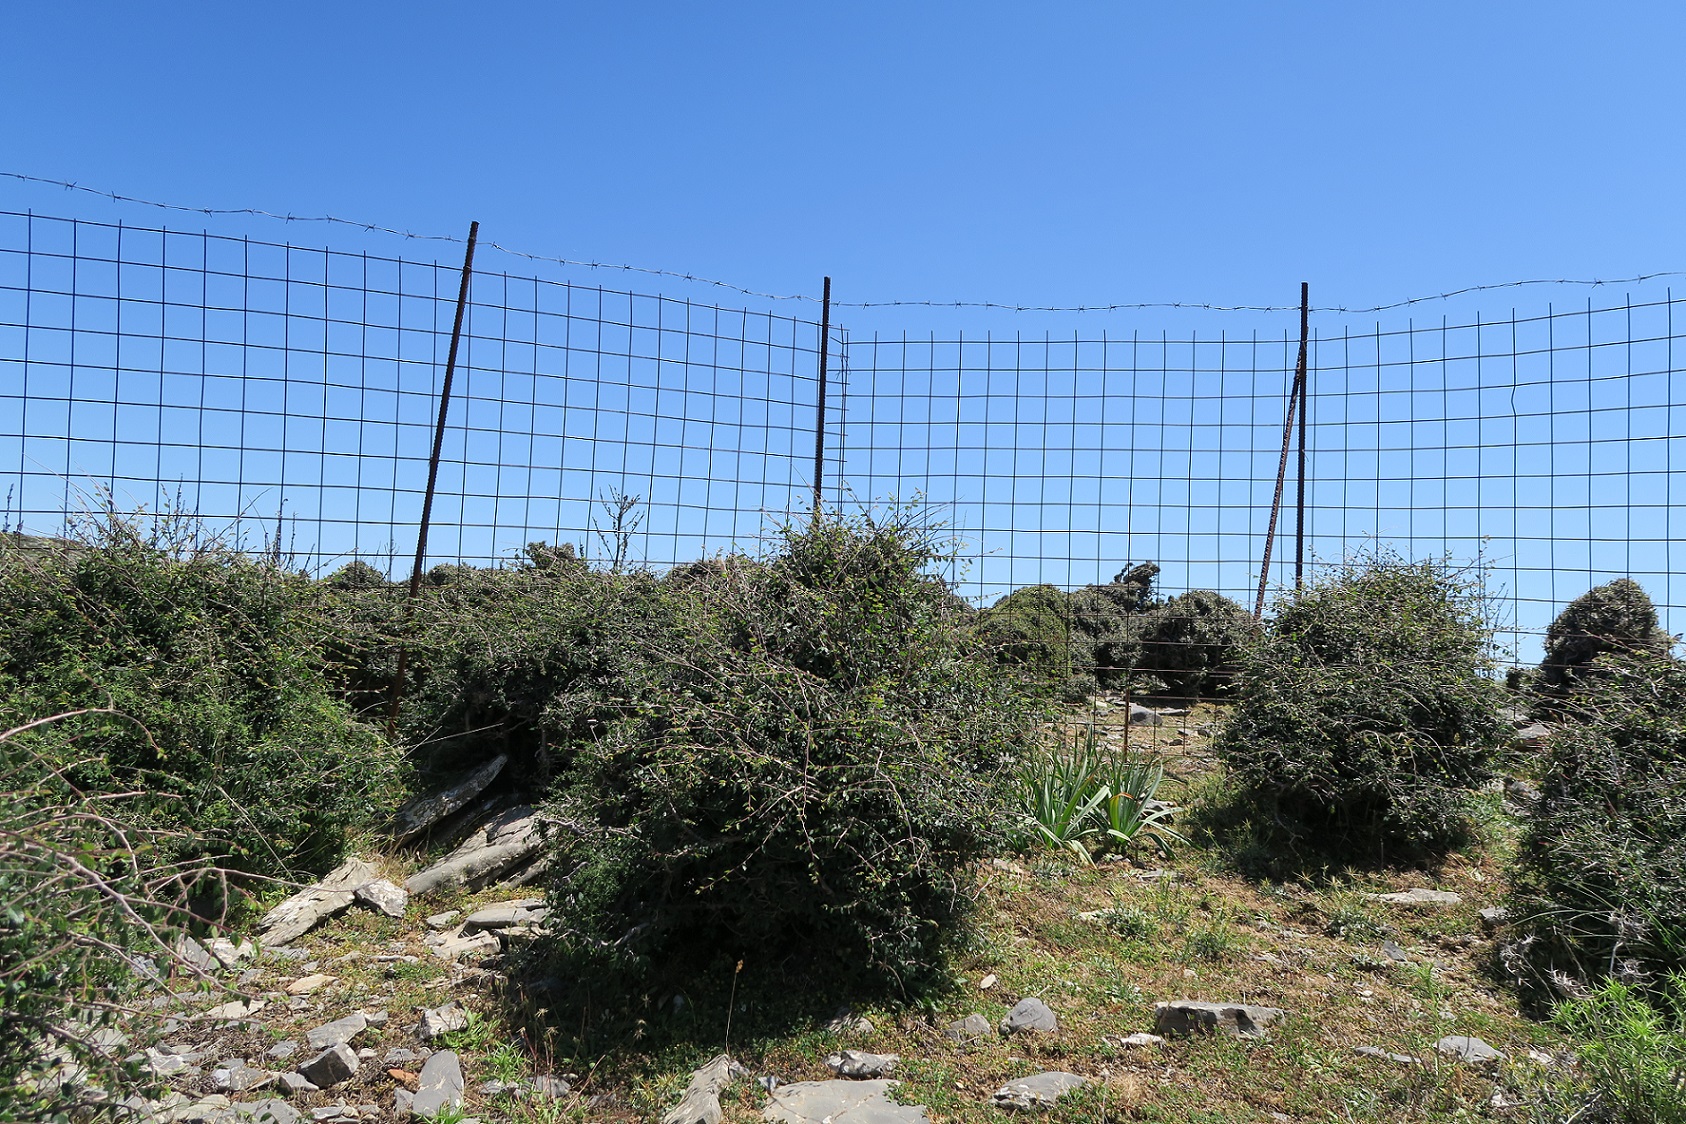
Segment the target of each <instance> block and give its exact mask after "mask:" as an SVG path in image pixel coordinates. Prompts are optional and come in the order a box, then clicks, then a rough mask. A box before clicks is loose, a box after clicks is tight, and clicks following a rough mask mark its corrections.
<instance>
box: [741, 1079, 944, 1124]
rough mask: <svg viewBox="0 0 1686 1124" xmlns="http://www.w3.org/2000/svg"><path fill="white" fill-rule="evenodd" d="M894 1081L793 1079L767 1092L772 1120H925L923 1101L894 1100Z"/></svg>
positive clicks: (886, 1123) (798, 1123)
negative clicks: (892, 1098)
mask: <svg viewBox="0 0 1686 1124" xmlns="http://www.w3.org/2000/svg"><path fill="white" fill-rule="evenodd" d="M899 1084H900V1082H898V1081H797V1082H794V1083H792V1084H790V1085H780V1086H779V1087H778V1088H777V1089H774V1090H773V1091H772V1093H771V1094H769V1099H768V1101H767V1107H766V1108H764V1109H763V1110H762V1111H761V1115H762V1118H763V1119H766V1120H768V1121H771V1122H772V1124H927V1120H928V1118H927V1117H926V1115H925V1106H924V1105H914V1104H897V1103H895V1102H894V1101H892V1100H891V1099H890V1096H889V1093H890V1090H891V1089H893V1088H895V1087H896V1086H897V1085H899Z"/></svg>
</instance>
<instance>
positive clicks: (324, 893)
mask: <svg viewBox="0 0 1686 1124" xmlns="http://www.w3.org/2000/svg"><path fill="white" fill-rule="evenodd" d="M374 879H375V868H374V867H372V866H370V865H369V864H368V863H366V862H364V861H363V860H362V859H347V860H346V861H345V862H344V863H341V864H340V865H339V866H338V867H337V868H335V870H334V871H333V872H332V873H331V874H329V875H328V876H327V877H326V878H324V879H322V881H320V882H318V883H316V885H314V886H311V887H310V888H308V889H305V890H301V891H299V892H298V893H296V894H294V895H293V896H292V897H290V898H288V899H287V900H286V901H284V902H282V903H281V904H280V905H278V906H276V907H275V908H274V909H272V910H270V911H269V912H268V913H266V914H265V915H264V917H263V920H261V921H259V922H258V930H259V931H260V932H261V933H262V934H263V940H264V942H265V943H266V944H287V943H289V942H291V941H296V940H298V939H299V938H300V937H302V936H304V935H305V934H306V933H308V932H310V930H312V929H314V928H315V927H316V926H317V925H319V924H321V923H322V922H323V921H325V920H327V919H328V918H330V917H332V916H334V915H335V914H338V913H342V912H344V911H345V910H346V909H348V908H349V907H350V905H351V899H352V892H353V891H354V890H356V889H357V887H359V886H361V885H363V884H364V883H365V882H372V881H374Z"/></svg>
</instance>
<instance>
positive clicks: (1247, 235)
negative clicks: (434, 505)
mask: <svg viewBox="0 0 1686 1124" xmlns="http://www.w3.org/2000/svg"><path fill="white" fill-rule="evenodd" d="M5 38H6V44H5V46H4V48H3V51H4V59H5V63H4V66H0V98H3V104H5V105H6V106H7V107H8V108H7V112H6V113H5V114H3V115H0V165H3V167H4V168H5V169H6V170H12V171H20V172H26V173H29V174H33V175H38V176H44V177H49V178H56V179H64V180H74V181H77V182H81V183H85V184H88V185H93V186H98V187H102V188H106V189H109V190H113V191H118V192H122V193H124V194H129V195H136V196H141V197H147V198H155V199H162V200H166V201H170V202H178V203H186V204H193V205H206V206H220V207H258V208H264V209H268V210H274V211H280V212H292V213H296V214H317V213H331V214H338V215H345V216H349V217H353V218H360V219H368V220H370V221H374V222H379V223H383V224H385V225H389V226H395V227H400V228H405V229H410V230H415V231H425V232H441V233H459V232H461V231H462V230H463V229H464V228H466V226H467V224H468V221H469V220H470V219H479V220H480V221H481V222H482V224H483V226H484V229H485V231H486V235H487V237H489V238H494V239H496V240H497V241H499V242H502V243H504V244H506V245H510V246H515V247H520V248H522V249H527V250H531V251H533V252H538V253H545V254H551V255H556V256H561V257H567V258H578V259H591V260H602V261H614V262H630V263H633V264H638V265H650V266H656V267H660V268H666V269H673V270H678V271H681V272H691V273H696V274H701V275H705V276H711V277H720V278H725V279H728V280H732V281H735V282H737V283H739V284H742V285H745V286H748V287H750V288H755V289H764V290H770V291H775V292H787V291H804V292H811V291H814V290H815V289H817V286H818V278H819V277H820V276H821V275H822V274H830V275H832V276H833V277H834V278H835V279H836V285H837V291H838V296H839V299H840V300H853V299H873V300H882V299H895V298H920V299H950V300H952V299H990V300H998V301H1006V302H1022V303H1032V304H1078V303H1082V304H1093V303H1107V302H1112V301H1201V302H1211V303H1237V304H1245V303H1251V304H1257V303H1268V304H1290V303H1293V301H1294V299H1295V297H1296V296H1297V284H1298V282H1299V281H1300V280H1302V279H1303V280H1307V281H1310V282H1311V284H1312V286H1313V294H1314V297H1316V298H1319V299H1321V301H1322V302H1323V303H1328V304H1343V305H1348V306H1358V305H1369V304H1379V303H1383V302H1385V301H1389V300H1394V299H1400V298H1404V297H1412V296H1419V295H1422V294H1425V293H1431V292H1441V291H1444V290H1446V289H1450V288H1456V287H1460V286H1463V285H1468V284H1477V283H1483V282H1493V281H1509V280H1514V279H1518V278H1524V277H1615V276H1622V277H1625V276H1631V275H1635V274H1640V273H1647V272H1651V271H1653V270H1659V269H1669V268H1677V267H1679V266H1680V264H1681V263H1682V261H1686V217H1683V214H1682V207H1683V204H1682V198H1683V197H1686V194H1683V185H1686V66H1683V65H1682V64H1681V59H1682V50H1683V49H1686V4H1680V3H1678V2H1675V0H1655V2H1638V3H1610V4H1598V5H1592V4H1586V3H1584V2H1576V3H1568V2H1560V0H1531V2H1527V3H1493V2H1469V0H1460V2H1456V3H1439V2H1426V3H1415V2H1414V3H1409V4H1372V3H1353V2H1351V0H1342V2H1331V3H1271V4H1263V3H1240V2H1232V3H1172V4H1166V3H1158V4H1145V3H1123V2H1116V3H1104V4H1103V3H1057V4H1033V3H1024V2H1022V0H1020V2H1014V3H1002V2H998V0H969V2H967V3H963V4H962V3H948V2H927V0H918V2H907V0H898V2H895V3H844V4H830V5H815V4H803V3H791V2H782V3H713V4H704V3H677V2H674V3H657V2H652V3H640V4H618V3H599V4H579V3H550V4H540V3H519V4H517V3H488V4H475V5H464V4H438V3H427V2H418V3H404V4H373V3H368V4H346V3H331V4H325V3H290V4H285V5H280V4H227V3H215V4H210V3H180V4H170V5H139V4H118V3H77V4H30V5H15V6H13V7H12V8H10V9H9V10H8V13H7V16H6V36H5ZM54 198H55V197H54V193H53V192H51V191H45V190H34V189H24V188H21V187H20V186H19V185H17V184H15V183H0V204H7V205H11V206H14V207H17V206H27V205H33V206H36V207H38V208H43V209H48V208H50V207H52V206H53V205H54V203H53V201H54ZM78 206H79V207H80V206H81V205H80V204H78ZM60 209H61V210H62V209H63V205H62V204H60ZM293 236H294V237H300V236H299V235H297V234H295V235H293Z"/></svg>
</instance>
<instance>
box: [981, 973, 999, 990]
mask: <svg viewBox="0 0 1686 1124" xmlns="http://www.w3.org/2000/svg"><path fill="white" fill-rule="evenodd" d="M1000 982H1001V981H1000V980H998V979H996V978H995V973H994V972H991V973H990V974H989V975H987V976H985V977H984V978H983V979H981V980H979V981H978V990H979V991H988V990H989V989H990V988H992V987H994V986H995V985H996V984H998V983H1000Z"/></svg>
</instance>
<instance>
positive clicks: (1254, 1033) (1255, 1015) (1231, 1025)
mask: <svg viewBox="0 0 1686 1124" xmlns="http://www.w3.org/2000/svg"><path fill="white" fill-rule="evenodd" d="M1154 1007H1155V1008H1156V1010H1155V1014H1154V1016H1153V1029H1154V1030H1155V1031H1157V1032H1158V1033H1160V1034H1164V1035H1174V1034H1175V1035H1190V1034H1228V1035H1231V1036H1233V1037H1236V1038H1263V1037H1265V1033H1266V1031H1268V1030H1269V1029H1270V1028H1271V1027H1272V1026H1274V1025H1275V1024H1277V1023H1278V1022H1281V1021H1282V1019H1284V1018H1285V1017H1287V1014H1288V1013H1287V1012H1286V1011H1284V1010H1282V1009H1281V1008H1280V1007H1255V1006H1253V1005H1252V1004H1250V1003H1202V1002H1199V1001H1198V1000H1193V999H1179V1000H1177V1001H1176V1002H1174V1003H1156V1004H1154Z"/></svg>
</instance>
